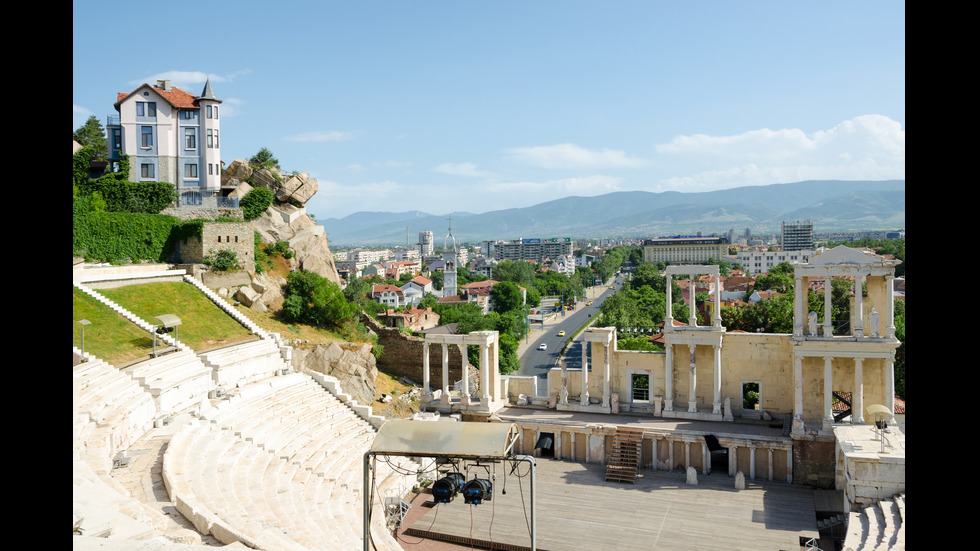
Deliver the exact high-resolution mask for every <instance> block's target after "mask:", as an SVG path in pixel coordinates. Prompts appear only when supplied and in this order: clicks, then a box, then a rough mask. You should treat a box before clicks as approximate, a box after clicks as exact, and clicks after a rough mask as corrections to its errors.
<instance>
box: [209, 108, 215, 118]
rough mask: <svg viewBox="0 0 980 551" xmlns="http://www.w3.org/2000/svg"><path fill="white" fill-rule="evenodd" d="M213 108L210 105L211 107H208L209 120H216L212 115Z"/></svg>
mask: <svg viewBox="0 0 980 551" xmlns="http://www.w3.org/2000/svg"><path fill="white" fill-rule="evenodd" d="M211 107H212V106H211V105H209V106H208V118H209V119H211V118H214V117H213V116H212V113H213V111H212V109H211Z"/></svg>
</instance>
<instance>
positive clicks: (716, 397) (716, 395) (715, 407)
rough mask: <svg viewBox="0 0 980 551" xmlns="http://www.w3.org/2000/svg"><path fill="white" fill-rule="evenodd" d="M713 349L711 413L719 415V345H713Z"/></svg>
mask: <svg viewBox="0 0 980 551" xmlns="http://www.w3.org/2000/svg"><path fill="white" fill-rule="evenodd" d="M713 348H714V349H715V371H714V376H715V385H714V386H715V388H714V391H715V393H714V399H713V401H712V402H711V413H713V414H715V415H721V345H717V344H716V345H714V347H713Z"/></svg>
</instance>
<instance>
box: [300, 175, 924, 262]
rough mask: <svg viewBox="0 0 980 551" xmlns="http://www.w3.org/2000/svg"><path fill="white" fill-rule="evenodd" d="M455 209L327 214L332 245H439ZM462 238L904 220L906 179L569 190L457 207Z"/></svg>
mask: <svg viewBox="0 0 980 551" xmlns="http://www.w3.org/2000/svg"><path fill="white" fill-rule="evenodd" d="M448 216H449V215H448V214H446V215H432V214H428V213H424V212H420V211H410V212H401V213H391V212H358V213H354V214H351V215H350V216H346V217H344V218H340V219H337V218H330V219H326V220H320V221H319V223H320V224H322V225H323V226H324V227H325V228H326V231H327V233H328V234H329V235H330V242H331V246H334V247H344V246H350V245H396V244H404V243H405V242H406V231H405V229H406V227H407V228H408V241H409V242H410V243H413V244H414V243H415V242H416V241H417V240H418V232H419V231H425V230H430V231H432V232H433V234H434V235H435V241H436V244H437V245H441V240H442V238H443V237H444V236H445V234H446V228H447V226H448V221H447V218H448ZM452 217H453V235H455V236H456V239H457V240H458V241H464V242H465V241H480V240H484V239H515V238H519V237H575V238H578V237H616V236H622V237H655V236H658V235H666V234H678V233H696V232H698V231H701V232H703V233H713V232H724V231H728V230H729V229H734V230H735V231H736V232H738V233H741V232H743V231H744V230H745V228H751V229H752V231H754V232H766V231H769V232H776V231H778V230H779V225H780V223H781V222H782V221H784V220H810V221H812V222H813V227H814V230H815V231H817V232H826V231H858V230H871V229H897V228H903V227H905V180H888V181H840V180H826V181H806V182H797V183H792V184H773V185H768V186H748V187H740V188H733V189H726V190H720V191H709V192H701V193H681V192H676V191H669V192H662V193H651V192H646V191H623V192H616V193H608V194H605V195H599V196H595V197H565V198H562V199H555V200H553V201H548V202H545V203H540V204H537V205H534V206H531V207H524V208H515V209H505V210H498V211H492V212H485V213H483V214H471V213H463V212H460V213H452Z"/></svg>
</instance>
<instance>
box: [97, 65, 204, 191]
mask: <svg viewBox="0 0 980 551" xmlns="http://www.w3.org/2000/svg"><path fill="white" fill-rule="evenodd" d="M220 104H221V100H219V99H218V98H217V97H215V95H214V91H213V90H212V89H211V82H210V81H208V82H207V83H206V84H205V85H204V91H203V92H201V95H200V96H195V95H193V94H190V93H188V92H185V91H184V90H181V89H180V88H177V87H176V86H172V85H171V84H170V81H169V80H159V81H157V83H156V85H153V86H151V85H149V84H143V85H142V86H140V87H139V88H137V89H136V90H133V91H132V92H129V93H125V92H121V93H119V95H118V97H117V99H116V103H115V105H114V107H115V109H116V111H118V113H119V114H118V115H117V116H111V117H109V120H108V121H107V124H106V132H107V134H108V141H109V160H110V161H119V160H120V158H121V157H122V156H123V155H128V156H129V179H130V180H131V181H133V182H147V181H152V182H170V183H173V184H174V186H175V187H176V188H177V194H178V196H179V198H180V203H181V204H184V205H200V204H207V203H208V199H209V198H213V197H217V196H219V195H220V191H221V170H222V167H221V138H220V131H221V124H220V120H221V119H220V111H219V110H220Z"/></svg>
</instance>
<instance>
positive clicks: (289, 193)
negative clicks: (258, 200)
mask: <svg viewBox="0 0 980 551" xmlns="http://www.w3.org/2000/svg"><path fill="white" fill-rule="evenodd" d="M317 189H319V185H318V184H317V183H316V178H310V175H309V174H307V173H305V172H301V173H299V174H295V175H293V176H290V177H289V178H288V179H286V181H285V182H284V183H283V184H282V185H281V186H279V187H278V188H277V189H276V190H275V191H276V201H279V202H280V203H292V204H294V205H298V206H303V205H305V204H306V202H307V201H309V200H310V198H311V197H313V194H315V193H316V192H317Z"/></svg>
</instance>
